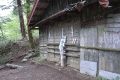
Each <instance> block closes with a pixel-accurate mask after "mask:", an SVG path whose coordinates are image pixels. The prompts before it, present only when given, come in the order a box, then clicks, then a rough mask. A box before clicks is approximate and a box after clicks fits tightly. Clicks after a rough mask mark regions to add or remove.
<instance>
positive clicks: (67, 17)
mask: <svg viewBox="0 0 120 80" xmlns="http://www.w3.org/2000/svg"><path fill="white" fill-rule="evenodd" d="M85 1H86V2H85V3H84V1H83V0H36V2H35V4H34V7H33V10H32V12H31V14H30V18H29V20H28V26H29V27H30V28H31V29H33V30H34V29H39V41H40V44H39V47H40V56H43V57H45V58H47V59H48V60H50V61H56V62H59V61H60V52H59V43H60V40H61V37H62V36H66V37H67V41H66V44H65V47H66V56H67V66H70V67H73V68H76V69H78V70H80V73H86V72H87V73H88V74H90V75H92V76H96V75H100V76H103V77H106V78H108V79H112V78H116V77H117V76H119V77H120V0H109V2H108V3H107V4H109V6H107V7H104V6H103V5H104V4H101V3H100V1H103V3H104V1H108V0H85ZM105 4H106V2H105Z"/></svg>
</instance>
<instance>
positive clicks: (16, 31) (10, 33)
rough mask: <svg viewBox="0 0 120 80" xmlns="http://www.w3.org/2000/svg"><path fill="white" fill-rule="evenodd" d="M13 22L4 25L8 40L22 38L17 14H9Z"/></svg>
mask: <svg viewBox="0 0 120 80" xmlns="http://www.w3.org/2000/svg"><path fill="white" fill-rule="evenodd" d="M9 17H10V19H11V22H6V24H3V25H2V30H3V32H4V35H5V37H6V38H7V40H18V39H21V32H20V26H19V18H18V17H17V16H15V15H9Z"/></svg>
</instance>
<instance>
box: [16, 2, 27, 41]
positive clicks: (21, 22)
mask: <svg viewBox="0 0 120 80" xmlns="http://www.w3.org/2000/svg"><path fill="white" fill-rule="evenodd" d="M17 5H18V12H19V19H20V28H21V34H22V37H23V39H24V38H26V32H25V25H24V18H23V14H22V12H23V10H22V6H21V0H17Z"/></svg>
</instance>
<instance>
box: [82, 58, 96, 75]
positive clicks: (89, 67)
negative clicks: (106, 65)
mask: <svg viewBox="0 0 120 80" xmlns="http://www.w3.org/2000/svg"><path fill="white" fill-rule="evenodd" d="M80 73H84V74H86V73H87V74H89V75H91V76H94V77H96V73H97V62H90V61H84V60H81V61H80Z"/></svg>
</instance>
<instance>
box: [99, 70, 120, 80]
mask: <svg viewBox="0 0 120 80" xmlns="http://www.w3.org/2000/svg"><path fill="white" fill-rule="evenodd" d="M99 75H100V76H102V77H104V78H107V79H110V80H111V79H116V78H117V77H119V80H120V74H116V73H112V72H108V71H103V70H100V71H99Z"/></svg>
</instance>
